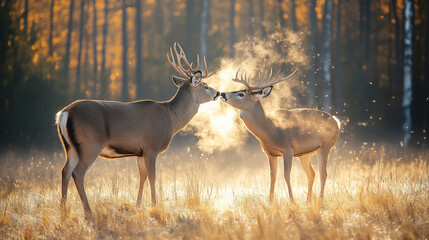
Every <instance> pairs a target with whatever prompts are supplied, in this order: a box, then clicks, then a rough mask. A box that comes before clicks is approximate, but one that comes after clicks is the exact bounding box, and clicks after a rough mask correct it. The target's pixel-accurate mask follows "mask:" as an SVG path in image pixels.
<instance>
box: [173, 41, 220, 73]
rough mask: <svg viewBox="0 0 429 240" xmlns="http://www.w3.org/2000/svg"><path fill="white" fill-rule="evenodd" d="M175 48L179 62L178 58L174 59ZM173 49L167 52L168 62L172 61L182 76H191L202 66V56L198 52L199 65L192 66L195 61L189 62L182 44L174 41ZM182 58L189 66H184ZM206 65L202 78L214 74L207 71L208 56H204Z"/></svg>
mask: <svg viewBox="0 0 429 240" xmlns="http://www.w3.org/2000/svg"><path fill="white" fill-rule="evenodd" d="M177 47H179V49H177ZM173 49H174V53H175V54H176V59H177V63H176V60H174V54H173ZM173 49H171V48H170V55H169V54H168V53H167V59H168V62H169V63H170V65H171V66H172V67H173V68H174V70H175V71H176V72H177V73H178V74H179V75H180V76H182V77H184V78H191V77H192V75H193V74H194V73H195V72H196V71H197V70H198V68H199V67H200V56H199V55H198V54H197V66H196V67H195V68H192V64H193V63H192V62H191V63H189V61H188V59H187V58H186V54H185V51H183V49H182V47H181V46H180V44H178V43H174V45H173ZM178 50H179V51H178ZM170 56H171V59H170ZM182 60H183V61H184V63H185V64H186V67H187V68H185V67H183V66H182ZM204 67H205V74H202V76H201V78H208V77H210V76H211V75H213V73H207V62H206V57H204Z"/></svg>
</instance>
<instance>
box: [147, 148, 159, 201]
mask: <svg viewBox="0 0 429 240" xmlns="http://www.w3.org/2000/svg"><path fill="white" fill-rule="evenodd" d="M157 156H158V153H148V154H146V155H145V157H144V160H145V161H144V163H145V166H146V170H147V175H148V178H149V184H150V193H151V197H152V204H153V205H155V204H156V190H155V179H156V172H155V163H156V157H157Z"/></svg>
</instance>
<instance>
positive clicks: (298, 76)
mask: <svg viewBox="0 0 429 240" xmlns="http://www.w3.org/2000/svg"><path fill="white" fill-rule="evenodd" d="M303 42H304V39H303V36H302V34H300V33H294V32H292V31H289V30H281V29H277V28H274V27H273V28H269V30H268V35H267V37H266V38H265V39H261V38H258V37H247V39H246V40H243V41H241V42H238V43H236V44H235V46H234V49H235V57H234V58H230V57H227V56H225V57H222V58H220V59H217V60H216V61H218V62H220V65H219V67H218V68H217V69H215V74H214V75H213V76H212V77H211V78H210V79H208V80H207V83H208V84H209V85H210V86H211V87H213V88H215V89H217V90H218V91H220V92H227V91H237V90H242V89H244V88H245V87H244V85H242V84H238V83H235V82H233V81H232V78H234V77H235V74H236V72H237V70H239V69H241V70H240V71H242V70H246V72H247V74H251V75H252V76H258V73H260V72H261V73H265V71H268V72H269V71H270V69H271V68H272V69H273V72H277V71H278V70H279V69H280V68H281V71H282V72H283V73H284V76H286V75H289V74H291V73H292V72H293V71H294V70H297V72H296V73H295V74H294V76H292V77H291V78H289V79H288V80H287V81H285V82H282V83H279V84H276V85H275V86H274V89H273V91H272V93H271V94H270V96H269V97H268V98H266V99H264V100H262V104H263V106H264V108H265V110H266V111H267V112H271V111H273V110H275V109H279V108H283V109H289V108H294V107H296V106H298V105H300V103H299V102H298V101H297V98H296V95H297V94H303V93H305V92H307V91H308V90H307V89H306V86H305V82H304V77H303V72H305V71H306V70H307V67H308V66H307V63H308V56H307V55H306V52H307V51H306V49H305V48H304V47H303ZM257 80H258V79H257V77H252V81H251V82H256V81H257ZM185 133H193V134H195V136H197V137H198V140H197V146H198V148H199V149H200V150H201V151H202V152H204V153H209V154H212V153H214V152H216V151H225V150H231V149H237V148H240V147H242V146H243V144H244V143H245V142H246V140H247V138H248V137H249V132H248V131H247V129H246V127H245V125H244V124H243V123H242V121H241V119H240V118H239V115H238V111H237V110H236V109H234V108H232V107H231V106H228V105H227V104H224V103H222V102H221V101H219V100H218V101H216V102H209V103H205V104H202V105H201V106H200V108H199V111H198V113H197V115H196V116H195V117H194V119H192V121H191V122H190V123H189V125H188V127H187V128H186V129H185Z"/></svg>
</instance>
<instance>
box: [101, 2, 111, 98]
mask: <svg viewBox="0 0 429 240" xmlns="http://www.w3.org/2000/svg"><path fill="white" fill-rule="evenodd" d="M108 20H109V0H104V23H103V43H102V44H103V46H102V48H101V86H100V95H101V98H106V97H107V89H108V82H107V80H108V77H109V76H108V74H107V73H106V44H107V43H106V41H107V31H108V27H109V25H108V24H109V22H108Z"/></svg>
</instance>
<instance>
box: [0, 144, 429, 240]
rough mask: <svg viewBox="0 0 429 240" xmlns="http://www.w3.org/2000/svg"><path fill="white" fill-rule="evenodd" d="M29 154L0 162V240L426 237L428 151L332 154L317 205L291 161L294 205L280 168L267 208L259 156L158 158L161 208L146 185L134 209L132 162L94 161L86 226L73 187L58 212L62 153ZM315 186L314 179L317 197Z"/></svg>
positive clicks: (428, 233)
mask: <svg viewBox="0 0 429 240" xmlns="http://www.w3.org/2000/svg"><path fill="white" fill-rule="evenodd" d="M171 152H173V151H171ZM191 152H192V151H191ZM258 152H259V150H258ZM176 153H177V151H176ZM32 155H33V156H34V158H32V159H27V160H24V159H20V157H17V156H15V155H13V154H7V155H4V156H3V157H2V159H1V161H0V163H1V170H0V174H1V175H0V177H1V179H0V238H1V239H46V238H48V239H52V238H54V239H57V238H61V239H93V238H107V239H118V238H126V239H134V238H147V239H177V238H179V239H350V238H353V239H370V238H375V239H387V238H393V239H398V238H400V239H425V238H426V239H427V238H429V164H428V161H429V158H428V154H427V153H420V154H407V155H405V154H388V155H390V156H389V157H387V156H386V154H384V151H382V152H380V151H375V150H369V149H368V150H364V151H362V150H361V151H357V152H353V151H351V152H348V153H344V154H339V153H335V154H334V155H333V157H332V161H331V162H330V165H329V169H328V181H327V188H326V194H325V195H326V198H325V202H324V204H323V205H320V202H319V201H318V199H317V197H316V198H315V199H313V202H311V203H310V204H306V203H305V199H306V184H307V183H306V177H305V175H304V172H303V171H302V169H301V167H300V166H299V163H298V162H295V163H294V165H295V166H294V168H293V170H292V179H293V180H292V184H293V185H292V186H293V189H294V191H295V192H294V193H295V197H296V198H297V204H296V205H293V204H291V203H290V202H289V200H288V198H287V193H286V190H285V184H284V180H283V179H282V171H281V170H280V171H279V174H278V175H279V177H278V181H277V189H276V197H275V200H274V202H273V203H269V202H268V201H267V199H268V196H267V194H268V186H269V184H268V183H269V175H268V163H267V161H266V159H265V158H264V157H263V155H262V154H260V153H255V154H253V153H252V154H251V155H254V157H250V158H247V157H246V158H244V157H243V158H244V159H245V160H244V159H241V160H240V159H239V160H236V161H235V162H233V163H230V164H225V162H228V161H230V160H228V159H220V160H219V159H214V158H210V157H206V156H200V155H198V157H195V156H193V157H192V156H190V154H189V153H187V152H186V151H182V152H181V154H179V157H176V156H175V157H176V161H175V162H177V163H175V164H173V160H172V159H173V157H172V156H169V155H168V154H165V155H163V156H161V157H160V159H159V161H158V167H157V169H158V175H157V177H158V178H157V187H158V200H159V204H157V205H156V206H151V205H150V204H149V202H150V201H149V188H148V185H147V184H146V186H145V189H144V198H143V205H142V206H141V207H136V205H135V199H136V194H137V183H138V176H137V169H136V163H135V160H134V159H128V160H119V161H116V162H106V161H103V160H98V161H97V162H96V164H95V166H94V167H93V168H92V169H91V171H90V172H89V173H88V175H87V179H86V187H87V193H88V197H89V200H90V204H91V207H92V209H93V212H94V218H95V221H93V222H87V221H85V219H84V217H83V209H82V205H81V202H80V199H79V197H78V195H77V192H76V190H75V187H74V184H73V181H71V183H70V188H69V189H70V191H69V199H68V202H67V209H66V211H65V213H63V212H62V211H61V210H60V207H59V206H60V204H59V200H60V171H61V166H62V163H63V156H62V154H56V153H55V154H44V153H38V152H36V151H34V152H33V153H32ZM404 156H405V157H404ZM281 162H282V161H281V160H280V163H281ZM314 163H315V165H316V166H315V169H317V162H314ZM279 166H282V164H279ZM237 169H240V171H237ZM255 169H258V170H255ZM316 172H317V171H316ZM319 188H320V186H319V180H318V174H317V175H316V181H315V188H314V193H315V195H316V196H318V193H319Z"/></svg>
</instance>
